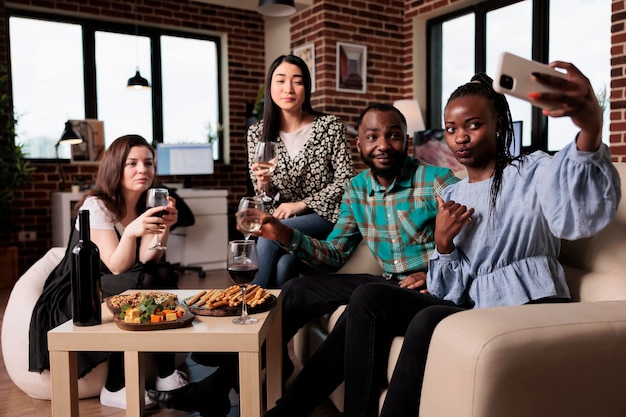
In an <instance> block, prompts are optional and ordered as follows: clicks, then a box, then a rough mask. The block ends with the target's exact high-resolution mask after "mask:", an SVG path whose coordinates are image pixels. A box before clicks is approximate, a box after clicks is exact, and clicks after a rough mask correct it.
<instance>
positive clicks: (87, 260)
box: [71, 210, 102, 326]
mask: <svg viewBox="0 0 626 417" xmlns="http://www.w3.org/2000/svg"><path fill="white" fill-rule="evenodd" d="M78 223H79V227H80V230H79V239H78V242H76V244H75V245H74V247H73V248H72V254H71V257H72V271H71V272H72V321H73V322H74V325H75V326H94V325H96V324H100V323H101V322H102V290H101V288H100V251H99V250H98V247H97V246H96V244H95V243H93V242H92V241H91V236H90V226H89V210H80V211H79V212H78Z"/></svg>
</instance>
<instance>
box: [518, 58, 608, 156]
mask: <svg viewBox="0 0 626 417" xmlns="http://www.w3.org/2000/svg"><path fill="white" fill-rule="evenodd" d="M549 66H550V67H552V68H561V69H564V70H566V71H567V78H568V79H563V78H559V77H554V76H550V75H547V74H540V73H537V74H535V75H534V78H535V79H536V80H537V81H538V82H540V83H541V84H545V85H548V86H550V87H553V88H557V89H559V90H560V91H558V92H550V93H548V92H543V93H530V94H529V97H530V98H531V101H533V100H540V101H542V102H546V103H549V107H550V108H549V109H544V110H543V114H545V115H546V116H551V117H564V116H569V117H570V118H571V119H572V122H573V123H574V124H575V125H576V126H578V127H579V128H580V134H579V135H578V140H577V142H576V145H577V147H578V149H579V150H581V151H589V152H591V151H595V150H596V149H598V146H600V143H602V108H601V107H600V104H599V103H598V99H597V98H596V95H595V93H594V91H593V87H592V86H591V83H590V82H589V79H588V78H587V77H586V76H585V75H584V74H583V73H582V72H580V70H579V69H578V68H577V67H576V66H575V65H573V64H571V63H569V62H563V61H554V62H552V63H550V65H549Z"/></svg>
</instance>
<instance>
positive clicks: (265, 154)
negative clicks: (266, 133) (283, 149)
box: [254, 142, 278, 203]
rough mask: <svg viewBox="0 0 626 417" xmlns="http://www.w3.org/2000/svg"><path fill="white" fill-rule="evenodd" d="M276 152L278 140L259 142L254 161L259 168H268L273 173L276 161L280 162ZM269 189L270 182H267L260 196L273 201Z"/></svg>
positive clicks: (266, 200) (266, 201) (264, 199)
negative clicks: (268, 193) (268, 192)
mask: <svg viewBox="0 0 626 417" xmlns="http://www.w3.org/2000/svg"><path fill="white" fill-rule="evenodd" d="M276 152H277V150H276V142H258V143H257V144H256V148H255V151H254V162H256V163H257V164H258V166H259V169H267V170H268V171H269V173H270V175H271V174H272V172H274V169H275V168H276V163H277V162H278V155H277V154H276ZM268 190H269V184H266V185H265V187H264V188H263V190H261V193H260V196H261V198H262V199H263V201H264V202H265V203H269V202H271V201H272V197H270V196H269V195H267V191H268Z"/></svg>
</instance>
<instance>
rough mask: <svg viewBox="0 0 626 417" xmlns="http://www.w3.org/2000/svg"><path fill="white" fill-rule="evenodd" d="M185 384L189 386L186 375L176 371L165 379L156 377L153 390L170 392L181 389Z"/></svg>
mask: <svg viewBox="0 0 626 417" xmlns="http://www.w3.org/2000/svg"><path fill="white" fill-rule="evenodd" d="M187 384H189V381H188V380H187V375H186V374H185V373H184V372H181V371H179V370H178V369H177V370H175V371H174V372H173V373H172V374H171V375H170V376H166V377H165V378H161V377H158V376H157V379H156V386H155V388H156V390H157V391H172V390H175V389H177V388H182V387H184V386H185V385H187Z"/></svg>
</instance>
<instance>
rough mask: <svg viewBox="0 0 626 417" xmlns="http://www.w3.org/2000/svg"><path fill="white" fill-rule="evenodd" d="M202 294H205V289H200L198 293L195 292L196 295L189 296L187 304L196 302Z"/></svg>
mask: <svg viewBox="0 0 626 417" xmlns="http://www.w3.org/2000/svg"><path fill="white" fill-rule="evenodd" d="M204 294H206V290H202V291H200V292H199V293H198V294H196V295H194V296H193V297H191V298H189V299H188V300H187V305H188V306H190V305H192V304H195V303H197V302H198V300H199V299H200V298H202V296H203V295H204Z"/></svg>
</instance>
